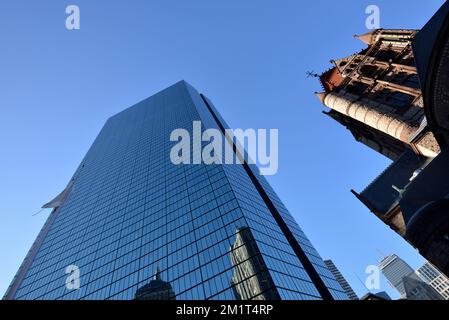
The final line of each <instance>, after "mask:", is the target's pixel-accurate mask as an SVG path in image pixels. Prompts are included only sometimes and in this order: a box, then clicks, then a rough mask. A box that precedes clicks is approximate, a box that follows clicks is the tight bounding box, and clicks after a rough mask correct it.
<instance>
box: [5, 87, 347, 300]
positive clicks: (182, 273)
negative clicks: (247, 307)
mask: <svg viewBox="0 0 449 320" xmlns="http://www.w3.org/2000/svg"><path fill="white" fill-rule="evenodd" d="M197 120H199V121H201V122H202V124H203V129H207V128H226V124H225V122H224V121H223V119H222V118H221V117H220V115H219V114H218V113H217V111H216V110H215V108H214V107H213V105H212V104H211V103H210V101H208V100H207V98H205V97H204V96H202V95H200V94H199V93H198V92H197V91H196V90H195V89H194V88H192V87H191V86H190V85H189V84H187V83H186V82H184V81H181V82H178V83H177V84H175V85H173V86H171V87H169V88H167V89H165V90H163V91H161V92H159V93H158V94H156V95H154V96H152V97H150V98H148V99H146V100H144V101H142V102H140V103H138V104H136V105H135V106H133V107H131V108H128V109H126V110H125V111H123V112H121V113H118V114H117V115H115V116H113V117H111V118H110V119H109V120H108V121H107V122H106V124H105V126H104V127H103V129H102V130H101V132H100V134H99V136H98V137H97V139H96V140H95V142H94V144H93V145H92V147H91V148H90V150H89V151H88V153H87V155H86V156H85V158H84V160H83V161H82V163H81V165H80V166H79V168H78V169H77V171H76V172H75V174H74V176H73V179H72V182H71V183H70V184H69V185H70V189H69V191H68V192H67V195H66V197H65V198H64V201H63V202H62V204H61V205H60V206H59V207H57V208H56V209H54V211H53V212H52V214H51V216H50V218H49V222H48V223H47V225H46V227H44V229H43V231H42V232H41V235H40V239H41V241H40V242H39V243H38V244H37V245H36V244H35V246H34V248H33V249H32V250H31V251H32V252H31V254H30V255H29V257H28V259H26V261H25V262H24V264H23V265H22V268H21V272H22V275H21V276H20V275H19V276H16V278H15V280H14V281H13V284H12V285H11V287H10V289H9V291H8V292H7V295H6V297H7V298H10V299H176V300H185V299H186V300H190V299H201V300H202V299H229V300H233V299H293V300H296V299H322V298H326V295H325V294H323V293H326V292H327V293H328V294H329V295H330V296H332V297H333V298H334V299H347V296H346V295H345V293H344V291H343V290H342V289H341V287H340V285H339V284H338V282H337V281H336V280H335V279H334V278H333V276H332V274H331V273H330V272H329V270H328V269H327V268H326V266H325V265H324V262H323V261H322V259H321V257H320V256H319V254H318V253H317V252H316V250H315V249H314V248H313V246H312V244H311V243H310V242H309V240H308V239H307V238H306V236H305V235H304V233H303V232H302V230H301V229H300V227H299V226H298V224H297V223H296V222H295V221H294V219H293V218H292V216H291V215H290V213H289V212H288V211H287V209H286V208H285V206H284V205H283V204H282V202H281V201H280V200H279V198H278V197H277V195H276V194H275V192H274V191H273V190H272V189H271V187H270V185H269V184H268V182H267V181H266V180H265V178H264V177H262V176H259V175H258V173H257V170H254V168H253V167H249V166H244V165H205V164H196V165H193V164H192V165H185V164H181V165H174V164H172V163H171V161H170V150H171V148H172V146H173V144H174V143H173V142H170V133H171V132H172V131H173V130H174V129H177V128H184V129H187V130H190V131H192V123H193V121H197ZM205 144H207V143H204V145H205ZM71 265H73V266H76V267H77V268H79V272H80V278H79V280H80V282H79V283H80V288H79V289H68V288H67V287H66V281H67V277H68V275H67V274H66V268H67V266H71ZM19 273H20V272H19ZM327 298H328V297H327Z"/></svg>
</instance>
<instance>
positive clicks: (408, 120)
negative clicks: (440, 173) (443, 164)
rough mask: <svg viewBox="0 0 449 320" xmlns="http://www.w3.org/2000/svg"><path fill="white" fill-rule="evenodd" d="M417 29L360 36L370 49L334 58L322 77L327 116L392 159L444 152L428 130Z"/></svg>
mask: <svg viewBox="0 0 449 320" xmlns="http://www.w3.org/2000/svg"><path fill="white" fill-rule="evenodd" d="M416 33H417V31H415V30H382V29H379V30H376V31H374V32H371V33H367V34H364V35H361V36H355V37H356V38H357V39H359V40H361V41H363V42H364V43H366V44H367V45H368V47H367V48H366V49H364V50H362V51H361V52H359V53H356V54H354V55H352V56H349V57H347V58H343V59H338V60H333V61H332V63H333V64H334V65H335V66H334V67H333V68H332V69H330V70H329V71H327V72H325V73H324V74H322V75H321V76H320V80H321V83H322V86H323V89H324V92H320V93H317V96H318V97H319V98H320V100H321V101H322V103H323V104H324V105H326V106H327V107H329V108H330V109H331V111H329V112H327V115H329V116H330V117H332V118H333V119H335V120H336V121H338V122H340V123H341V124H342V125H344V126H345V127H346V128H348V129H349V130H350V131H351V133H352V134H353V135H354V137H355V139H356V140H357V141H359V142H361V143H364V144H366V145H367V146H368V147H370V148H372V149H374V150H375V151H377V152H380V153H382V154H383V155H385V156H387V157H388V158H390V159H391V160H394V161H395V160H397V159H398V158H399V156H400V155H402V154H403V153H404V152H405V151H406V150H409V149H410V150H413V152H414V153H416V154H417V155H420V156H423V157H426V158H434V157H435V156H436V155H437V154H438V153H439V152H440V148H439V146H438V143H437V141H436V140H435V137H434V136H433V134H432V132H430V130H428V128H427V122H426V119H425V116H424V109H423V98H422V93H421V90H420V85H419V79H418V75H417V70H416V67H415V61H414V58H413V52H412V48H411V40H412V39H413V38H414V36H415V35H416Z"/></svg>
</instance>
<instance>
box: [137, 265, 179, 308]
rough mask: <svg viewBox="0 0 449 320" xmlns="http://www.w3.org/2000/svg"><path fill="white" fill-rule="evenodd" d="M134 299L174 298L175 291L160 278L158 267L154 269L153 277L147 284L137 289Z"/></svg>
mask: <svg viewBox="0 0 449 320" xmlns="http://www.w3.org/2000/svg"><path fill="white" fill-rule="evenodd" d="M134 299H135V300H176V297H175V293H174V292H173V288H172V286H171V285H170V283H169V282H165V281H163V280H162V279H161V272H160V270H159V268H157V270H156V274H155V275H154V279H152V280H151V281H150V282H149V283H148V284H146V285H144V286H143V287H141V288H139V289H137V291H136V295H135V298H134Z"/></svg>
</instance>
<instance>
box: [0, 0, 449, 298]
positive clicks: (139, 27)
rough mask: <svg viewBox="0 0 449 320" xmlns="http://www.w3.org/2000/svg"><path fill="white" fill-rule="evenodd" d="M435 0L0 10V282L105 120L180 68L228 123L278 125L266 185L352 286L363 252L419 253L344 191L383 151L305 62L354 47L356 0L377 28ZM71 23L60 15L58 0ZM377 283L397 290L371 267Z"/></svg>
mask: <svg viewBox="0 0 449 320" xmlns="http://www.w3.org/2000/svg"><path fill="white" fill-rule="evenodd" d="M443 2H444V1H443V0H432V1H417V0H414V1H410V0H396V1H386V0H385V1H383V0H382V1H380V0H375V1H362V0H361V1H354V0H345V1H324V0H314V1H307V4H306V1H297V0H283V1H273V0H271V1H268V0H247V1H240V0H226V1H225V0H221V1H218V0H217V1H210V0H191V1H180V0H178V1H173V0H158V1H156V0H151V1H148V0H133V1H122V0H121V1H117V0H114V1H112V0H111V1H106V0H95V1H92V0H90V1H87V0H73V1H70V2H68V1H62V0H54V1H50V0H41V1H33V2H31V1H22V0H15V1H8V4H6V3H5V2H3V3H2V6H1V10H0V39H2V40H1V41H2V45H1V47H2V49H1V50H0V67H1V68H0V70H1V72H0V92H1V94H0V137H1V139H0V149H1V150H2V152H1V157H0V195H1V196H0V221H1V224H0V263H1V270H2V272H1V274H0V294H3V292H4V291H5V290H6V288H7V286H8V284H9V282H10V281H11V279H12V278H13V276H14V274H15V272H16V270H17V269H18V267H19V265H20V263H21V262H22V260H23V258H24V257H25V255H26V253H27V251H28V249H29V248H30V246H31V244H32V242H33V241H34V239H35V237H36V235H37V234H38V232H39V230H40V228H41V227H42V225H43V223H44V222H45V219H46V217H47V216H48V213H49V212H48V211H44V212H42V213H41V214H40V215H37V216H32V215H33V214H34V213H35V212H37V211H39V208H40V207H41V206H42V204H44V203H45V202H47V201H48V200H50V199H51V198H53V197H54V196H55V195H56V194H57V193H59V192H60V191H61V190H62V189H63V188H64V187H65V185H66V184H67V182H68V180H69V179H70V177H71V176H72V174H73V172H74V171H75V169H76V167H77V166H78V164H79V162H80V161H81V159H82V158H83V156H84V154H85V153H86V152H87V150H88V148H89V146H90V145H91V143H92V142H93V140H94V138H95V137H96V135H97V134H98V132H99V130H100V129H101V127H102V125H103V123H104V122H105V120H106V119H107V118H108V117H109V116H111V115H113V114H115V113H117V112H119V111H121V110H123V109H125V108H126V107H128V106H131V105H133V104H134V103H136V102H138V101H140V100H142V99H144V98H146V97H148V96H150V95H152V94H154V93H156V92H157V91H159V90H161V89H164V88H165V87H167V86H169V85H171V84H173V83H175V82H177V81H179V80H181V79H184V80H186V81H188V82H190V83H191V84H192V85H193V86H195V87H196V88H197V89H198V90H199V91H200V92H203V93H205V94H206V95H207V96H208V97H209V98H210V99H211V100H212V101H213V102H214V104H215V105H216V107H217V108H218V109H219V111H220V113H221V114H222V115H223V117H224V118H225V119H226V121H227V122H228V124H229V125H230V126H231V127H233V128H278V129H279V139H280V146H279V171H278V173H277V175H275V176H272V177H269V178H268V179H269V181H270V182H271V183H272V185H273V187H274V189H275V190H276V191H277V193H278V194H279V196H280V197H281V199H282V200H283V201H284V203H285V204H286V206H287V207H288V208H289V210H290V211H291V213H292V214H293V215H294V216H295V217H296V219H297V221H298V222H299V224H300V225H301V226H302V228H303V229H304V230H305V232H306V234H307V235H308V236H309V238H310V239H311V241H312V243H313V244H314V245H315V246H316V248H317V250H318V251H319V252H320V253H321V255H322V256H323V258H332V259H333V260H334V262H335V264H336V265H337V266H338V267H339V268H340V269H341V271H342V273H343V274H344V276H345V277H346V278H347V279H348V281H349V282H350V284H351V285H352V286H353V287H354V289H355V290H356V292H357V293H358V294H359V295H362V294H364V293H365V292H366V289H365V288H364V287H363V285H362V284H361V283H360V282H359V280H358V279H357V277H356V274H357V275H358V276H359V277H360V278H361V279H363V280H364V279H365V278H366V275H365V273H364V271H365V268H366V266H368V265H370V264H377V263H378V261H379V260H380V259H381V257H382V254H389V253H396V254H398V255H399V256H401V257H402V258H403V259H405V260H406V261H407V262H409V263H410V264H411V265H412V266H413V267H418V266H420V264H421V263H422V262H423V259H422V258H421V257H420V256H419V255H418V254H417V253H416V251H415V250H414V249H413V248H411V247H410V246H409V245H408V244H407V243H406V242H405V241H404V240H403V239H402V238H400V237H399V236H397V235H396V234H395V233H394V232H393V231H391V230H390V229H389V228H388V227H387V226H385V225H384V224H383V223H381V222H380V221H379V220H378V219H377V218H376V217H375V216H374V215H372V214H371V213H370V212H369V211H368V210H367V209H366V208H365V207H364V206H363V205H362V204H360V203H359V202H358V201H357V200H356V199H355V198H354V197H353V196H352V194H351V193H350V189H355V190H358V191H360V190H362V189H363V188H364V187H365V186H366V185H368V184H369V182H370V181H372V180H373V179H374V178H375V177H376V176H377V175H378V174H379V173H380V172H381V171H382V170H383V169H384V168H385V167H386V166H387V165H388V163H389V162H388V160H386V159H385V158H383V157H382V156H380V155H378V154H376V153H375V152H374V151H371V150H370V149H368V148H366V147H365V146H363V145H361V144H358V143H356V142H355V141H354V140H353V138H352V136H351V135H350V133H349V132H348V131H346V130H345V129H344V128H343V127H341V126H340V125H338V124H337V123H336V122H333V121H331V120H330V119H328V118H327V117H325V116H324V115H323V114H322V113H321V111H322V110H324V107H322V106H321V104H320V102H319V101H318V99H316V97H315V96H314V94H313V93H314V92H315V91H319V90H320V86H319V84H318V82H317V81H316V79H314V78H307V77H306V72H307V71H312V70H314V71H316V72H319V71H324V70H326V69H327V68H328V67H329V66H330V64H329V60H330V59H333V58H340V57H344V56H347V55H350V54H352V53H354V52H355V51H357V50H360V49H361V48H363V44H362V43H361V42H359V41H357V40H356V39H353V38H352V35H353V34H360V33H365V32H366V31H367V30H366V29H365V18H366V14H365V8H366V7H367V5H370V4H376V5H378V6H379V7H380V10H381V27H383V28H404V29H405V28H420V27H422V26H423V25H424V23H425V22H426V21H427V20H428V19H429V18H430V17H431V16H432V15H433V13H434V12H435V11H436V10H437V9H438V8H439V6H440V5H441V4H442V3H443ZM70 4H76V5H78V6H79V7H80V10H81V30H77V31H68V30H66V29H65V18H66V14H65V8H66V6H67V5H70ZM381 285H382V288H381V290H386V291H388V292H389V293H390V295H391V296H393V297H395V298H397V294H396V293H395V291H394V290H393V289H391V288H390V287H389V285H388V284H386V282H385V280H384V279H383V280H382V283H381Z"/></svg>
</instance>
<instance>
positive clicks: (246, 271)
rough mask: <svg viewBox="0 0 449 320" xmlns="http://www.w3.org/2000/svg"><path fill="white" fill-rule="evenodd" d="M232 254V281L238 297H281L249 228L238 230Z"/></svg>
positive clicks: (259, 298)
mask: <svg viewBox="0 0 449 320" xmlns="http://www.w3.org/2000/svg"><path fill="white" fill-rule="evenodd" d="M230 255H231V261H232V265H233V266H234V268H233V274H232V279H231V283H232V285H234V289H235V294H236V297H237V299H239V300H250V299H253V300H277V299H280V297H279V294H278V293H277V291H276V287H275V285H274V283H273V280H272V279H271V276H270V274H269V272H268V270H267V266H266V265H265V263H264V261H263V258H262V255H261V254H260V251H259V248H258V247H257V243H256V241H255V240H254V237H253V235H252V234H251V230H250V229H249V228H247V227H245V228H240V229H238V230H237V232H236V237H235V242H234V243H233V244H232V246H231V248H230Z"/></svg>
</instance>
